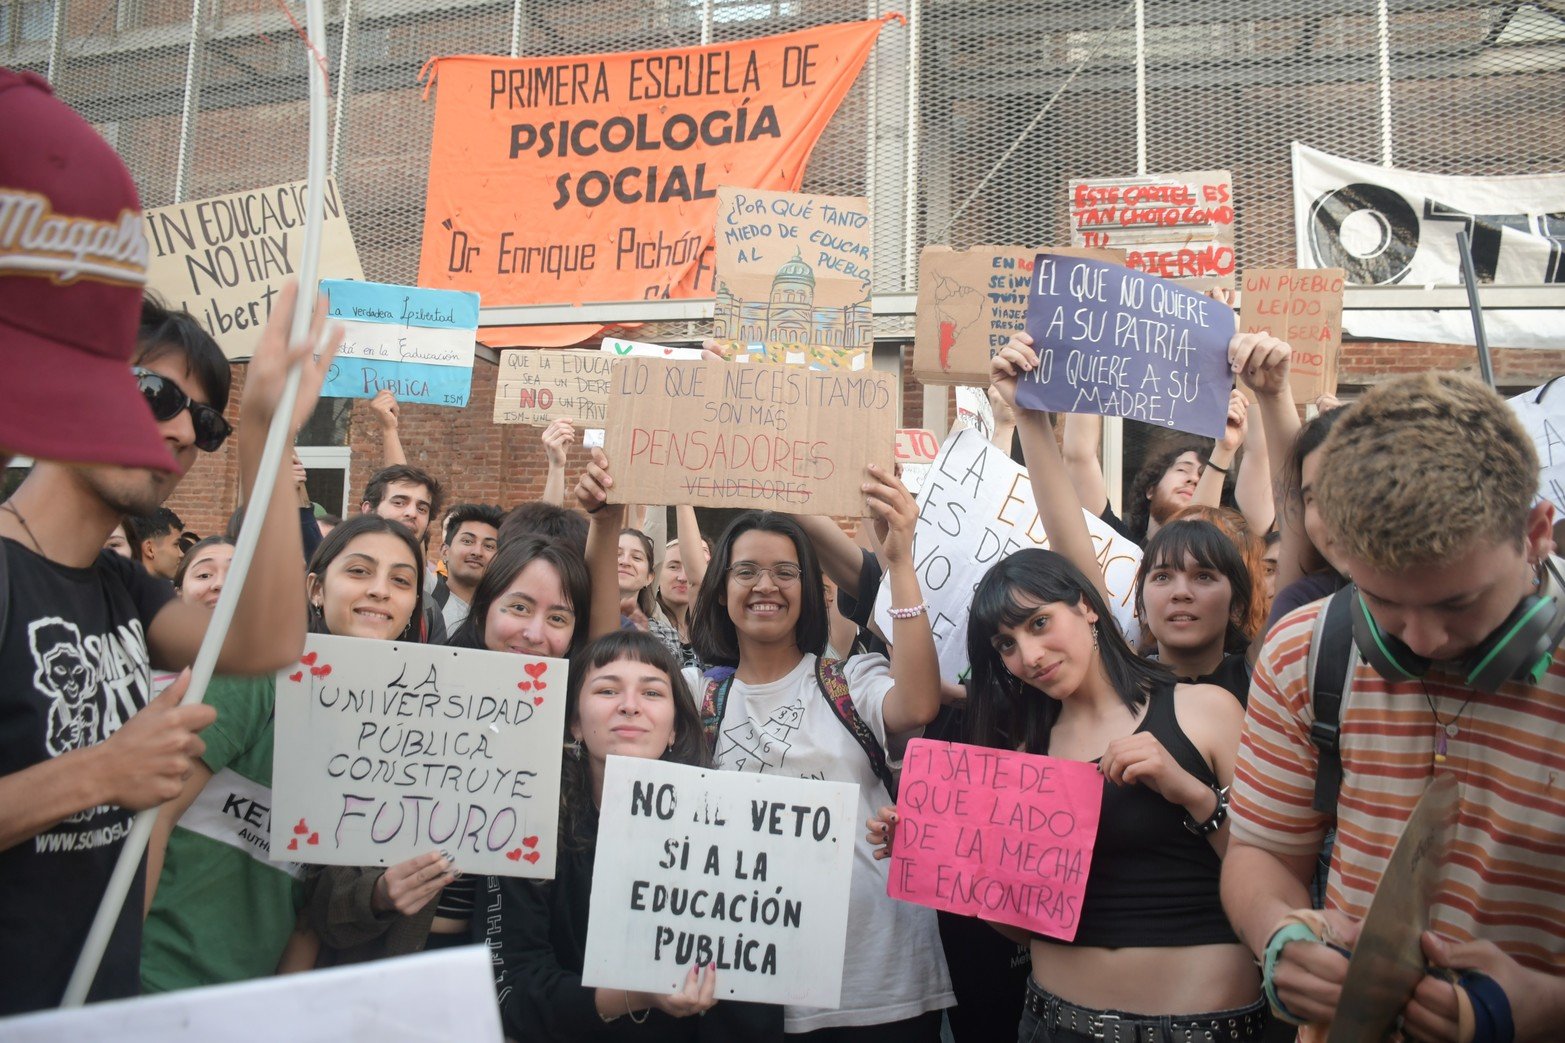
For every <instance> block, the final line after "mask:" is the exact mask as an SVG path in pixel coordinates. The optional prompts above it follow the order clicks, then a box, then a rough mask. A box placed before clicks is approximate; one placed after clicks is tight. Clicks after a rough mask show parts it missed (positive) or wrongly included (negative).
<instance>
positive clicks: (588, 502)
mask: <svg viewBox="0 0 1565 1043" xmlns="http://www.w3.org/2000/svg"><path fill="white" fill-rule="evenodd" d="M613 487H614V478H613V476H611V475H610V474H609V457H608V454H607V453H605V452H604V451H603V450H602V449H596V448H595V449H593V451H592V462H591V463H589V464H588V465H587V469H586V470H585V471H583V472H582V473H581V477H579V478H577V479H576V502H577V503H578V504H580V505H581V509H582V510H584V511H586V512H587V513H588V514H597V513H598V512H599V511H601V510H602V509H603V508H605V507H608V506H610V504H609V490H610V489H612V488H613ZM619 506H620V509H621V510H623V509H624V508H623V505H619Z"/></svg>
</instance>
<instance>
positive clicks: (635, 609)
mask: <svg viewBox="0 0 1565 1043" xmlns="http://www.w3.org/2000/svg"><path fill="white" fill-rule="evenodd" d="M654 557H655V555H654V554H653V550H652V537H651V536H648V535H647V534H646V533H644V532H642V531H641V530H640V529H621V530H620V533H619V558H618V561H617V565H618V575H619V602H620V607H619V610H620V616H621V622H620V626H623V627H629V628H634V629H636V630H640V631H643V632H645V633H648V634H651V635H652V636H653V637H655V638H657V639H658V640H659V641H661V642H663V644H664V645H666V646H668V650H669V651H670V652H672V653H674V655H676V656H677V655H679V654H680V647H679V631H677V630H675V629H674V628H673V627H672V626H670V625H669V624H668V623H667V622H665V621H664V620H663V619H662V618H660V617H659V615H658V604H657V596H656V587H657V576H656V574H655V573H654V572H653V569H652V562H653V558H654Z"/></svg>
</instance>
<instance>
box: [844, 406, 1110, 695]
mask: <svg viewBox="0 0 1565 1043" xmlns="http://www.w3.org/2000/svg"><path fill="white" fill-rule="evenodd" d="M1082 514H1083V515H1084V516H1085V518H1086V521H1087V531H1088V532H1089V533H1090V534H1091V536H1092V546H1093V549H1094V550H1095V551H1097V556H1098V565H1099V566H1100V567H1101V568H1102V569H1103V571H1104V573H1105V574H1106V579H1107V582H1108V588H1109V610H1110V611H1111V612H1113V613H1114V621H1115V622H1116V623H1118V624H1119V628H1120V630H1121V632H1123V633H1124V634H1125V636H1126V637H1127V638H1128V639H1129V640H1130V642H1131V644H1135V642H1136V639H1137V638H1138V636H1139V635H1140V633H1141V627H1140V625H1139V624H1137V622H1136V616H1135V583H1136V570H1137V569H1138V568H1140V566H1141V548H1140V547H1137V546H1136V545H1135V544H1134V543H1132V542H1131V541H1130V540H1127V539H1125V537H1123V536H1121V535H1120V534H1119V533H1117V532H1115V531H1114V530H1113V529H1112V528H1110V527H1109V526H1108V524H1107V523H1106V522H1104V521H1103V520H1102V519H1101V518H1097V517H1094V516H1093V515H1091V514H1088V513H1087V512H1086V511H1082ZM1048 546H1049V540H1048V537H1047V536H1045V535H1044V532H1043V522H1041V521H1039V520H1038V506H1037V503H1036V501H1034V500H1033V495H1032V485H1031V484H1030V482H1029V481H1028V477H1027V470H1026V469H1025V468H1024V467H1022V466H1021V465H1020V464H1018V463H1016V462H1015V461H1013V460H1012V459H1011V458H1010V457H1009V456H1006V455H1005V454H1004V453H1002V452H1001V451H1000V450H998V449H996V448H995V447H994V446H992V445H990V444H989V443H988V442H987V441H985V440H984V437H983V436H982V435H980V434H978V433H977V432H976V431H972V430H970V429H967V428H961V429H958V430H956V431H953V432H952V433H951V436H950V437H949V438H947V439H946V440H945V444H944V445H942V446H941V447H940V455H939V456H938V457H936V458H935V462H934V463H933V464H932V465H930V470H929V474H928V475H927V476H926V477H925V478H924V486H923V488H922V489H921V490H920V491H919V494H918V527H917V528H916V529H915V530H914V533H913V557H914V561H915V563H916V567H917V570H918V582H919V586H920V588H921V589H922V590H923V592H924V600H925V601H927V602H928V603H929V625H930V629H932V630H933V631H934V634H935V650H936V651H937V652H938V653H939V655H940V679H941V680H943V681H950V682H953V683H960V682H963V681H966V680H967V673H968V662H967V613H968V609H969V608H970V607H971V606H972V601H973V591H974V590H975V589H976V588H977V586H978V582H979V580H981V579H983V577H984V573H985V572H988V571H989V568H990V566H992V565H993V564H994V563H995V562H997V561H999V560H1000V559H1001V558H1004V557H1006V556H1007V555H1009V554H1011V553H1013V552H1015V551H1019V550H1023V549H1025V548H1028V547H1043V548H1045V549H1047V548H1048ZM890 579H891V577H890V575H889V574H887V575H886V576H885V577H884V578H883V579H882V580H881V584H880V593H879V594H878V595H877V596H876V599H875V621H876V622H877V623H878V624H879V625H880V629H881V632H882V633H886V634H889V633H891V622H892V621H891V587H890Z"/></svg>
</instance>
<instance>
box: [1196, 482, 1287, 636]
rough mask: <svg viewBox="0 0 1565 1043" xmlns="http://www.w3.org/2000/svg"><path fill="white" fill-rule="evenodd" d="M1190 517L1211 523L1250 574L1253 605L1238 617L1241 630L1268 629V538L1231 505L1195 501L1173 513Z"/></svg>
mask: <svg viewBox="0 0 1565 1043" xmlns="http://www.w3.org/2000/svg"><path fill="white" fill-rule="evenodd" d="M1187 519H1189V520H1197V521H1208V522H1211V523H1212V524H1213V525H1215V526H1217V529H1218V531H1219V532H1221V533H1222V534H1223V535H1224V536H1226V537H1228V542H1229V543H1232V544H1233V545H1234V549H1235V550H1237V551H1238V552H1239V557H1240V559H1241V560H1242V561H1243V562H1244V568H1245V571H1246V572H1247V573H1249V576H1250V606H1249V609H1248V610H1247V611H1246V612H1245V615H1244V618H1243V619H1242V620H1239V625H1240V629H1242V630H1244V631H1245V632H1246V633H1248V634H1251V635H1252V636H1253V635H1255V634H1258V633H1260V632H1262V631H1263V630H1265V629H1266V612H1267V610H1268V609H1269V608H1271V604H1272V590H1271V588H1270V587H1269V586H1268V585H1267V577H1268V576H1269V575H1271V573H1269V572H1268V571H1267V561H1266V547H1267V541H1266V540H1265V539H1262V538H1260V537H1258V536H1257V535H1256V534H1255V530H1253V529H1251V528H1250V523H1249V522H1247V521H1245V520H1244V515H1243V514H1241V513H1239V512H1238V511H1236V510H1235V509H1234V508H1232V507H1208V506H1207V505H1206V504H1204V503H1193V504H1191V505H1190V506H1189V507H1186V508H1185V509H1184V510H1182V511H1180V512H1179V513H1178V514H1176V515H1174V520H1175V521H1182V520H1187ZM1269 535H1270V536H1272V537H1275V536H1276V535H1277V530H1276V529H1273V530H1272V531H1271V533H1269ZM1272 564H1273V565H1275V564H1276V562H1275V561H1273V562H1272Z"/></svg>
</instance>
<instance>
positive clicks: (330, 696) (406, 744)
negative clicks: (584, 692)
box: [271, 634, 567, 879]
mask: <svg viewBox="0 0 1565 1043" xmlns="http://www.w3.org/2000/svg"><path fill="white" fill-rule="evenodd" d="M566 668H567V664H566V662H565V661H564V660H563V659H541V658H534V657H532V656H522V655H512V654H509V653H501V652H486V651H479V650H469V649H454V648H445V647H441V646H437V645H418V644H403V643H401V642H392V641H368V640H364V639H362V638H350V637H330V636H326V635H320V634H312V635H310V637H309V638H308V640H306V642H305V653H304V655H303V657H302V658H300V660H299V661H298V663H296V664H295V665H294V666H293V667H291V668H284V669H282V670H280V671H278V673H277V748H276V753H275V755H274V757H273V768H272V778H273V783H272V800H273V805H272V849H271V855H272V858H273V859H276V860H285V861H289V862H310V863H316V864H320V865H346V866H376V865H387V866H389V865H394V864H395V863H397V862H401V861H403V860H405V859H408V858H411V857H413V856H414V855H421V854H425V853H427V852H429V851H434V850H444V851H448V852H450V853H451V854H452V855H453V856H455V859H456V864H457V866H458V867H460V868H461V869H462V871H463V872H466V873H489V874H493V875H497V876H530V877H539V878H543V879H548V878H550V877H552V876H554V856H555V842H556V841H555V836H556V828H557V823H558V820H559V810H560V736H561V735H562V734H564V729H565V682H566Z"/></svg>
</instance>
